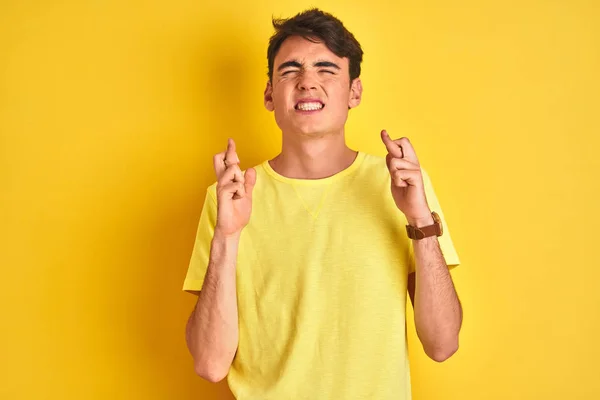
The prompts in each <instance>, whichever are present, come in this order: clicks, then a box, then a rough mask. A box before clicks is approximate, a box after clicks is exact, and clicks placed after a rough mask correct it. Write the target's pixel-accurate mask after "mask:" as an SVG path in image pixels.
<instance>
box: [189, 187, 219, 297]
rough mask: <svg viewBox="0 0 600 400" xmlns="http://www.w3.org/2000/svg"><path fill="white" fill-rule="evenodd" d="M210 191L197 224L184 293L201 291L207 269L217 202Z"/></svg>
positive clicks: (215, 221)
mask: <svg viewBox="0 0 600 400" xmlns="http://www.w3.org/2000/svg"><path fill="white" fill-rule="evenodd" d="M210 189H211V188H210V187H209V189H207V191H206V197H205V199H204V205H203V206H202V212H201V213H200V222H199V223H198V230H197V232H196V240H195V242H194V249H193V250H192V256H191V258H190V264H189V266H188V271H187V274H186V277H185V281H184V283H183V290H185V291H199V290H201V289H202V284H203V282H204V276H205V275H206V270H207V269H208V262H209V257H210V247H211V243H212V239H213V236H214V234H215V226H216V224H217V201H216V200H215V198H214V197H213V194H212V193H211V190H210Z"/></svg>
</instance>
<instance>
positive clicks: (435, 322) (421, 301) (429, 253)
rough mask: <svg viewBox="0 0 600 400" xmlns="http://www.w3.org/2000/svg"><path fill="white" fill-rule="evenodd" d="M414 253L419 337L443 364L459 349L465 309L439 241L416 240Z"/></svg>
mask: <svg viewBox="0 0 600 400" xmlns="http://www.w3.org/2000/svg"><path fill="white" fill-rule="evenodd" d="M413 249H414V254H415V264H416V266H415V268H416V271H415V275H416V279H415V299H414V315H415V327H416V330H417V335H418V336H419V339H420V340H421V343H422V344H423V348H424V349H425V352H426V353H427V355H429V357H431V358H432V359H434V360H436V361H444V360H445V359H447V358H448V357H450V356H451V355H452V354H453V353H454V352H455V351H456V350H457V349H458V333H459V331H460V326H461V323H462V308H461V305H460V302H459V300H458V296H457V294H456V290H455V288H454V283H453V282H452V277H451V276H450V272H449V271H448V266H447V265H446V261H445V260H444V257H443V255H442V252H441V249H440V246H439V243H438V240H437V238H436V237H428V238H425V239H421V240H413Z"/></svg>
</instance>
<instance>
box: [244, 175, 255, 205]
mask: <svg viewBox="0 0 600 400" xmlns="http://www.w3.org/2000/svg"><path fill="white" fill-rule="evenodd" d="M255 184H256V170H255V169H254V168H248V169H247V170H246V172H244V186H245V187H246V195H248V196H250V198H252V190H253V189H254V185H255Z"/></svg>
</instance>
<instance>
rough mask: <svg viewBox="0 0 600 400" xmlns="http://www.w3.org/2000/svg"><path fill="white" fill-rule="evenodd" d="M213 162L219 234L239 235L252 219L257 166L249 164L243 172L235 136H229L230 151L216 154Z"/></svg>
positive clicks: (216, 230) (228, 147) (228, 149)
mask: <svg viewBox="0 0 600 400" xmlns="http://www.w3.org/2000/svg"><path fill="white" fill-rule="evenodd" d="M213 163H214V167H215V174H216V175H217V225H216V227H215V235H217V234H220V235H223V236H225V237H230V236H235V235H239V234H240V233H241V231H242V229H243V228H244V227H245V226H246V225H247V224H248V222H249V221H250V214H251V212H252V191H253V189H254V185H255V184H256V170H255V169H254V168H249V169H247V170H246V173H245V174H242V170H241V169H240V167H239V163H240V159H239V158H238V156H237V153H236V151H235V142H234V141H233V139H229V140H228V142H227V150H226V151H224V152H222V153H219V154H216V155H215V156H214V157H213Z"/></svg>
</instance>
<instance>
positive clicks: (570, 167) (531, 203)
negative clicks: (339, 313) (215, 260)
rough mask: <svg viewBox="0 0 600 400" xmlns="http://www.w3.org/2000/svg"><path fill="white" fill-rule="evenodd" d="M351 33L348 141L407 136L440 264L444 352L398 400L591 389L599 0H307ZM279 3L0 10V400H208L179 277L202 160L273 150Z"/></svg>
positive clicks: (220, 388)
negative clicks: (459, 308) (448, 258)
mask: <svg viewBox="0 0 600 400" xmlns="http://www.w3.org/2000/svg"><path fill="white" fill-rule="evenodd" d="M318 4H319V6H320V7H322V8H323V9H325V10H328V11H331V12H333V13H334V14H336V15H337V16H338V17H340V18H341V19H342V20H343V21H344V22H345V24H346V26H347V27H348V28H349V29H350V30H351V31H352V32H354V33H355V35H356V36H357V38H358V39H359V40H360V42H361V44H362V46H363V49H364V50H365V59H364V64H363V75H362V78H363V85H364V88H365V92H364V99H363V104H362V105H361V106H360V107H359V108H358V109H356V110H354V111H352V112H351V116H350V120H349V123H348V126H347V138H348V142H349V144H350V145H351V146H352V147H354V148H360V149H362V150H364V151H367V152H371V153H375V154H380V155H383V154H385V153H384V147H383V145H382V144H381V143H380V139H379V131H380V130H381V129H382V128H386V129H388V131H389V132H390V133H391V135H392V136H394V137H399V136H404V135H406V136H409V137H410V138H411V139H412V140H413V143H414V145H415V147H416V150H417V154H418V155H419V156H420V159H421V162H422V164H423V165H424V166H426V167H427V169H428V171H429V173H430V175H431V177H432V179H433V181H434V183H435V187H436V191H437V194H438V197H439V198H440V201H441V203H442V205H443V208H444V211H445V214H446V217H447V220H448V223H449V225H450V226H451V230H452V234H453V239H454V242H455V245H456V247H457V249H458V252H459V254H460V257H461V261H462V265H461V267H459V268H458V269H457V270H455V272H454V273H453V275H454V278H455V281H456V286H457V288H458V292H459V295H460V297H461V300H462V302H463V306H464V313H465V321H464V327H463V330H462V333H461V340H460V342H461V347H460V350H459V352H458V353H457V354H456V355H455V356H454V357H453V358H451V359H450V360H449V361H447V362H445V363H443V364H436V363H434V362H433V361H430V360H428V359H427V358H426V356H425V355H424V354H423V352H422V350H421V348H420V345H419V343H418V341H417V339H416V336H415V334H414V327H413V325H412V322H411V323H410V327H409V331H410V333H411V336H410V347H411V362H412V365H413V385H414V398H415V399H416V400H424V399H444V400H454V399H456V400H458V399H461V400H464V399H597V398H600V381H599V380H598V360H599V359H600V346H599V344H598V337H599V336H600V290H599V289H598V285H599V282H600V272H599V271H600V262H599V261H600V256H599V255H598V254H599V251H598V247H599V245H598V228H597V227H598V226H599V225H600V218H599V216H598V209H597V207H598V205H599V203H600V202H599V201H598V194H599V193H600V183H599V182H600V178H599V175H600V162H599V161H598V157H599V156H598V146H600V140H599V138H598V135H599V133H600V129H599V128H600V123H599V112H600V102H599V100H598V94H599V93H600V83H599V71H600V25H599V24H598V21H599V20H600V9H599V8H600V6H599V3H598V2H597V1H595V0H589V1H584V0H579V1H573V0H570V1H567V0H563V1H558V0H557V1H551V0H547V1H531V0H530V1H508V2H501V1H487V2H481V1H475V0H473V1H453V2H448V1H442V0H437V1H429V2H427V3H421V4H419V5H417V4H414V2H409V1H402V2H400V3H398V2H395V1H394V2H392V1H388V2H383V1H381V2H379V3H377V2H372V1H367V2H364V1H361V2H357V1H352V2H348V1H342V0H337V1H320V2H319V3H318ZM310 5H312V4H310V3H308V2H297V1H253V2H242V1H229V2H210V3H207V4H204V3H203V2H202V1H198V0H196V1H182V0H170V1H164V2H159V1H150V2H148V1H136V2H131V1H130V2H120V1H116V0H113V1H74V0H64V1H38V2H36V1H29V2H24V1H16V0H13V1H6V0H4V1H3V2H2V3H1V5H0V132H1V136H0V183H1V186H0V189H1V197H0V226H1V232H2V237H1V238H0V239H1V240H0V246H1V247H0V250H1V251H0V265H1V268H2V270H1V279H0V302H1V304H2V308H1V310H2V312H1V318H2V322H1V323H2V326H1V330H0V360H1V362H0V398H2V399H11V400H12V399H108V398H109V399H113V400H117V399H216V398H227V399H228V398H230V397H229V396H230V395H228V394H227V390H226V386H225V384H224V383H221V384H218V385H213V384H209V383H205V382H203V381H202V380H201V379H200V378H199V377H196V376H195V375H194V372H193V366H192V362H191V358H190V356H189V355H188V354H187V350H186V347H185V342H184V326H185V321H186V319H187V316H188V314H189V312H190V311H191V308H192V306H193V302H194V298H193V297H192V296H191V295H189V294H185V293H183V292H181V285H182V282H183V278H184V275H185V271H186V268H187V262H188V260H189V256H190V254H191V250H192V244H193V239H194V233H195V229H196V224H197V221H198V218H199V214H200V209H201V206H202V201H203V199H204V191H205V188H206V186H207V185H208V184H210V183H212V182H213V180H214V177H213V173H212V160H211V157H212V155H213V154H214V153H216V152H219V151H221V150H223V148H224V146H225V144H226V138H227V137H229V136H231V137H233V138H234V139H235V140H236V141H237V143H238V148H239V154H240V157H241V159H242V166H243V167H244V168H247V167H249V166H251V165H254V164H257V163H259V162H260V161H262V160H264V159H265V158H267V157H272V156H274V155H275V154H277V151H278V149H279V147H280V143H281V139H280V133H279V132H278V130H277V127H276V125H275V123H274V120H273V116H272V115H271V114H269V113H268V112H267V111H266V110H264V108H263V105H262V91H263V89H264V84H265V79H266V46H267V40H268V37H269V35H270V34H271V32H272V27H271V25H270V17H271V15H275V16H284V17H286V16H291V15H293V14H295V13H296V12H298V11H300V10H302V9H303V8H307V7H308V6H310Z"/></svg>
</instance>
